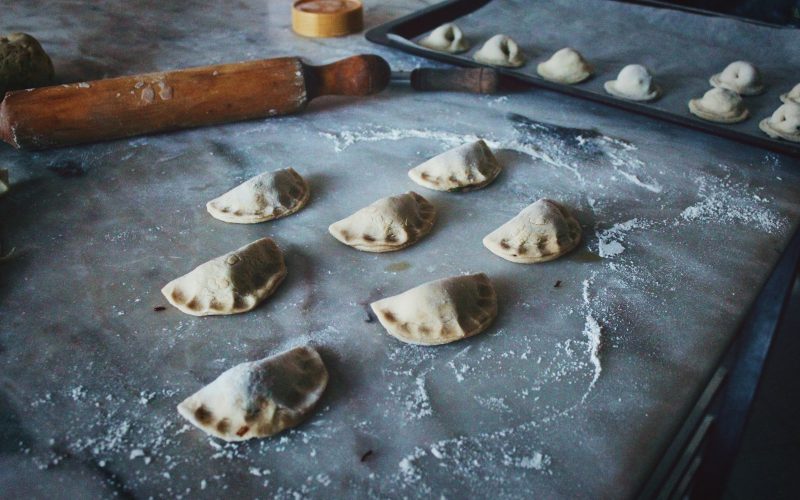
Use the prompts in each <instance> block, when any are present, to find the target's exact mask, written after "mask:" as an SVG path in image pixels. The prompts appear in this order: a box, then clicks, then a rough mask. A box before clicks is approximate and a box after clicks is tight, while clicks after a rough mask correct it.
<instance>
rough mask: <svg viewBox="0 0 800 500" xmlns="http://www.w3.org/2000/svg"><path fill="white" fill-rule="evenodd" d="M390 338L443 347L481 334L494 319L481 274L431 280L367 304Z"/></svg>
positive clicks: (493, 303)
mask: <svg viewBox="0 0 800 500" xmlns="http://www.w3.org/2000/svg"><path fill="white" fill-rule="evenodd" d="M370 307H371V308H372V310H373V311H374V312H375V315H376V316H377V317H378V320H379V321H380V322H381V324H382V325H383V327H384V328H386V331H387V332H389V334H390V335H392V336H393V337H396V338H398V339H400V340H402V341H403V342H406V343H409V344H420V345H438V344H447V343H448V342H454V341H456V340H461V339H463V338H467V337H471V336H473V335H476V334H478V333H480V332H482V331H483V330H484V329H486V327H487V326H489V323H491V322H492V320H493V319H494V318H495V316H497V295H496V294H495V291H494V287H493V286H492V282H491V281H490V280H489V277H488V276H486V275H485V274H483V273H479V274H472V275H468V276H456V277H453V278H445V279H441V280H437V281H431V282H429V283H425V284H424V285H420V286H418V287H416V288H412V289H411V290H408V291H407V292H404V293H401V294H400V295H395V296H394V297H388V298H385V299H382V300H379V301H377V302H373V303H372V304H370Z"/></svg>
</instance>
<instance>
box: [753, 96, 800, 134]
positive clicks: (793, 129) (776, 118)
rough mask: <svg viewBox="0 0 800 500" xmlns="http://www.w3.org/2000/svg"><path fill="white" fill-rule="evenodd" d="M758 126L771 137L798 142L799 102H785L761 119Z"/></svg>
mask: <svg viewBox="0 0 800 500" xmlns="http://www.w3.org/2000/svg"><path fill="white" fill-rule="evenodd" d="M758 127H759V128H760V129H761V130H762V131H763V132H764V133H765V134H767V135H768V136H770V137H772V138H775V139H785V140H787V141H792V142H800V104H797V103H794V102H791V101H789V102H787V103H786V104H784V105H782V106H781V107H780V108H778V109H776V110H775V112H774V113H772V116H770V117H769V118H765V119H763V120H761V123H759V124H758Z"/></svg>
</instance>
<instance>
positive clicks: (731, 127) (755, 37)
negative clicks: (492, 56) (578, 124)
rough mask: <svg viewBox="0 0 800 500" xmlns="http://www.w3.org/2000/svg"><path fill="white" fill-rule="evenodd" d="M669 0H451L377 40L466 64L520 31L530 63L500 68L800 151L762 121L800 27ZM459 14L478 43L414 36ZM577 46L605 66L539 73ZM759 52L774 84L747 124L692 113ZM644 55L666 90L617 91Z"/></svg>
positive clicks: (540, 83)
mask: <svg viewBox="0 0 800 500" xmlns="http://www.w3.org/2000/svg"><path fill="white" fill-rule="evenodd" d="M665 7H666V4H664V3H662V2H637V3H623V2H617V1H611V0H580V1H578V0H555V1H548V2H545V1H522V0H449V1H446V2H442V3H439V4H436V5H433V6H431V7H429V8H426V9H422V10H419V11H416V12H413V13H411V14H409V15H407V16H405V17H402V18H400V19H396V20H394V21H390V22H388V23H385V24H383V25H381V26H378V27H376V28H373V29H371V30H369V31H368V32H367V33H366V38H367V39H368V40H369V41H371V42H374V43H378V44H382V45H386V46H389V47H394V48H397V49H399V50H401V51H404V52H407V53H411V54H415V55H418V56H422V57H425V58H428V59H434V60H437V61H442V62H446V63H450V64H455V65H460V66H474V67H480V66H485V65H483V64H480V63H477V62H475V61H474V60H473V59H472V54H474V52H475V51H476V50H478V49H479V48H480V46H481V45H482V44H483V42H484V41H486V40H487V39H488V38H490V37H491V36H492V35H495V34H497V33H505V34H507V35H509V36H511V37H512V38H513V39H514V40H515V41H517V43H518V44H520V46H521V48H522V49H523V51H524V52H525V53H526V56H527V61H526V64H525V65H524V66H522V67H520V68H501V67H493V68H494V69H496V70H497V71H498V72H499V73H500V74H502V75H507V76H511V77H513V78H515V79H519V80H522V81H525V82H528V83H530V84H532V85H534V86H537V87H542V88H546V89H549V90H554V91H557V92H561V93H563V94H567V95H570V96H574V97H580V98H583V99H588V100H591V101H595V102H601V103H604V104H608V105H610V106H614V107H616V108H621V109H625V110H627V111H631V112H634V113H639V114H642V115H646V116H650V117H653V118H658V119H660V120H664V121H667V122H671V123H676V124H678V125H682V126H685V127H690V128H693V129H696V130H701V131H703V132H707V133H710V134H714V135H718V136H721V137H726V138H729V139H733V140H736V141H739V142H743V143H747V144H751V145H755V146H759V147H762V148H765V149H769V150H772V151H776V152H781V153H787V154H791V155H794V156H800V143H792V142H788V141H784V140H779V139H772V138H770V137H768V136H767V135H766V134H764V133H763V132H762V131H761V130H760V129H759V128H758V122H759V121H761V119H763V118H766V117H768V116H770V115H771V114H772V112H773V111H774V110H775V109H777V108H778V106H780V105H781V104H782V103H781V102H780V100H779V96H780V95H781V94H782V93H785V92H788V91H789V90H790V89H791V88H792V87H793V86H794V85H795V84H797V83H798V82H800V71H798V70H797V68H800V50H797V47H800V30H798V29H795V28H792V27H779V26H774V25H767V24H765V23H758V22H748V21H746V20H743V19H741V18H736V17H732V16H726V15H723V14H718V13H715V12H710V11H699V10H696V9H691V10H690V9H681V8H676V7H674V6H672V5H670V6H669V8H665ZM454 21H457V23H458V25H459V27H460V28H461V29H462V31H464V33H465V36H466V37H467V38H468V39H469V41H470V44H471V46H470V50H469V51H467V52H465V53H462V54H457V55H456V54H446V53H442V52H437V51H434V50H430V49H426V48H424V47H422V46H420V45H417V44H416V43H414V42H415V41H416V40H419V39H420V38H421V37H422V36H423V35H425V34H427V33H428V32H430V31H431V30H433V29H434V28H436V27H437V26H439V25H441V24H443V23H446V22H454ZM567 46H571V47H574V48H576V49H577V50H579V51H580V52H581V53H582V54H583V55H584V56H585V57H586V58H587V59H588V60H589V62H590V63H591V64H592V65H593V66H594V69H595V74H594V76H593V77H592V78H590V79H589V80H587V81H585V82H583V83H579V84H577V85H563V84H558V83H553V82H550V81H547V80H544V79H543V78H541V77H539V76H538V74H537V73H536V65H537V64H538V63H539V62H541V61H544V60H546V59H547V58H548V57H550V55H551V54H552V53H553V52H555V51H556V50H558V49H560V48H562V47H567ZM740 59H744V60H750V61H751V62H753V63H754V64H755V65H756V66H757V67H759V69H760V70H761V73H762V76H763V78H764V81H765V83H766V85H767V90H766V92H764V93H763V94H761V95H759V96H752V97H745V98H744V99H745V105H746V106H747V107H748V109H749V110H750V117H749V118H748V119H747V120H745V121H743V122H741V123H737V124H717V123H712V122H707V121H704V120H701V119H699V118H696V117H695V116H694V115H692V114H690V113H689V110H688V106H687V103H688V101H689V99H691V98H695V97H700V96H702V95H703V93H705V92H706V91H707V90H708V89H709V88H711V86H710V84H709V83H708V79H709V77H710V76H711V75H712V74H714V73H717V72H719V71H722V69H724V68H725V66H726V65H727V64H728V63H730V62H732V61H735V60H740ZM631 63H640V64H644V65H645V66H647V67H649V68H650V69H651V70H652V71H653V73H654V79H655V81H656V82H657V83H658V84H659V85H660V86H661V87H662V89H663V95H662V97H661V98H660V99H658V100H656V101H652V102H632V101H627V100H624V99H620V98H617V97H614V96H611V95H609V94H607V93H606V92H605V90H604V89H603V83H604V82H606V81H607V80H612V79H615V78H616V76H617V73H618V72H619V70H620V69H621V68H622V67H623V66H625V65H626V64H631Z"/></svg>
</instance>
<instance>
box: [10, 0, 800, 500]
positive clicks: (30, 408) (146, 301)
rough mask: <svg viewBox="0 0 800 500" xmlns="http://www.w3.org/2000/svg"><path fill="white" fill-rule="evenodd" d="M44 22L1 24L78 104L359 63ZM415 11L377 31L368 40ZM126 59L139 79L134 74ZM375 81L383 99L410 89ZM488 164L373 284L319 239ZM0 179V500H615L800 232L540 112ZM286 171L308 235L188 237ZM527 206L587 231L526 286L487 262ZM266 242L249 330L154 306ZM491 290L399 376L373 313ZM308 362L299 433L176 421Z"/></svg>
mask: <svg viewBox="0 0 800 500" xmlns="http://www.w3.org/2000/svg"><path fill="white" fill-rule="evenodd" d="M42 5H43V4H41V5H40V3H39V2H31V3H30V5H29V4H26V5H25V6H22V7H20V8H19V9H17V10H16V11H14V13H13V14H11V15H12V17H13V24H14V25H15V26H18V27H19V29H23V30H27V31H31V32H34V34H36V35H38V36H40V38H41V39H42V41H43V43H44V44H45V46H46V48H47V50H49V51H51V53H52V55H53V57H54V60H56V61H59V62H57V63H56V66H57V70H58V71H59V72H60V74H61V75H62V76H64V75H66V76H72V77H73V79H77V78H78V77H77V76H76V75H78V74H81V75H86V74H89V75H90V76H100V75H102V74H104V73H106V72H108V73H109V74H114V75H116V74H123V73H135V72H139V71H147V70H153V69H157V70H163V69H168V68H172V67H175V66H178V65H198V64H204V63H210V62H222V61H228V60H236V59H244V58H247V57H256V56H258V57H273V56H279V55H285V54H303V53H305V54H310V53H314V54H317V55H316V56H315V57H314V58H313V59H312V60H311V62H313V63H323V62H328V61H331V60H334V59H337V58H339V57H342V56H346V55H349V54H352V53H357V52H363V51H373V50H375V47H371V46H368V45H367V43H366V42H364V41H363V39H361V38H359V37H351V38H345V39H335V40H329V41H326V44H325V45H324V46H322V45H319V43H320V42H319V41H316V40H306V39H301V38H298V37H295V36H293V35H291V33H290V32H289V31H288V30H287V29H286V28H285V26H287V25H288V22H289V19H288V9H287V11H286V12H284V11H283V9H276V11H275V12H273V11H272V10H270V11H269V12H266V11H265V10H264V4H263V3H262V2H251V3H250V4H249V5H250V7H249V8H248V7H244V6H243V7H242V8H241V9H235V10H232V11H230V10H227V9H224V8H223V7H218V8H217V9H219V10H214V9H213V8H211V7H208V8H205V9H195V10H185V11H183V12H182V13H181V14H180V15H179V16H178V14H170V13H169V12H167V11H166V10H165V11H163V12H160V11H157V10H151V11H147V13H146V14H147V15H142V16H136V17H124V18H120V19H115V18H113V16H112V17H110V18H109V19H112V20H114V22H113V23H112V24H115V25H117V24H119V23H122V26H118V28H125V29H124V30H122V29H117V30H116V31H115V32H116V33H129V35H124V34H123V35H120V36H118V37H117V38H115V39H113V40H108V39H107V37H106V34H107V30H108V26H106V25H104V24H103V23H104V22H106V21H103V19H105V17H104V16H106V15H109V14H108V12H111V11H112V10H114V9H116V10H115V11H117V12H121V11H123V9H122V4H121V3H119V4H118V3H111V4H108V6H107V7H104V9H108V11H105V10H102V11H99V12H97V13H93V12H84V11H81V12H82V13H81V14H80V15H82V16H88V17H85V18H81V22H79V23H78V22H76V23H73V24H71V26H72V29H76V30H80V31H78V32H76V33H73V34H71V35H68V34H67V33H66V32H65V31H61V30H62V28H57V27H53V28H52V29H53V31H44V32H37V31H35V30H34V29H33V27H34V26H41V25H44V26H51V25H50V24H48V23H47V22H45V19H50V17H49V16H56V14H57V13H58V12H60V13H61V14H63V15H71V14H75V15H78V14H77V13H74V12H73V11H72V10H71V9H72V7H70V6H67V5H63V6H60V7H50V8H49V9H47V12H48V14H47V16H48V17H47V18H45V17H44V16H45V14H43V12H45V11H46V9H41V8H39V7H41V6H42ZM112 6H113V8H112ZM422 6H423V5H419V4H417V5H410V6H403V7H402V8H401V7H396V6H394V7H393V6H388V7H375V8H374V9H373V8H371V9H370V10H369V11H368V16H367V17H368V22H375V19H387V18H391V17H395V16H398V15H401V14H404V13H407V11H406V10H404V9H406V8H407V9H409V10H410V9H414V10H416V9H418V8H420V7H422ZM158 8H159V7H157V6H154V7H152V9H158ZM163 8H164V9H167V7H166V6H163ZM53 9H56V10H55V11H54V10H53ZM95 16H96V17H95ZM173 16H175V17H173ZM370 16H373V17H372V19H373V21H369V18H370ZM165 19H166V20H169V22H165ZM108 22H111V21H108ZM27 23H30V25H29V24H27ZM265 26H267V27H268V29H265ZM179 27H181V28H179ZM184 27H185V28H184ZM234 28H235V30H236V33H239V34H240V35H237V36H235V37H232V36H231V35H230V33H231V32H232V30H234ZM94 30H97V31H94ZM153 33H160V35H159V36H157V37H154V35H153ZM98 37H102V38H103V39H104V40H105V41H104V44H100V45H95V46H92V43H93V42H92V41H93V40H98V39H99V38H98ZM55 40H73V41H72V42H70V43H63V44H59V43H54V41H55ZM154 40H156V41H157V43H155V44H154V43H153V41H154ZM105 44H107V45H105ZM132 46H136V47H142V49H141V51H140V52H137V53H136V57H133V56H131V57H127V56H126V54H128V53H129V52H130V50H129V47H132ZM89 47H94V48H93V49H92V51H91V52H80V49H81V48H83V50H88V48H89ZM378 52H379V53H380V54H382V55H384V56H386V57H387V58H388V59H389V60H390V62H391V64H392V66H393V67H395V68H397V69H400V70H409V69H412V68H413V67H415V66H416V65H418V64H420V63H422V62H423V61H422V60H420V59H414V58H411V57H409V56H405V55H402V54H396V53H394V52H390V51H388V50H382V49H378ZM541 123H554V124H558V127H554V126H547V125H542V124H541ZM592 129H594V130H597V132H593V131H592ZM478 136H480V137H484V138H485V139H486V141H487V143H488V144H489V145H490V146H491V147H492V148H493V149H495V150H496V151H497V156H498V159H499V161H500V162H501V163H502V164H503V165H504V167H505V169H504V171H503V172H502V173H501V174H500V176H499V177H498V178H497V179H496V180H495V182H494V183H493V184H491V185H490V186H488V187H487V188H485V189H482V190H479V191H474V192H470V193H460V194H459V193H440V192H434V191H429V190H423V191H420V192H421V193H423V194H424V196H425V197H426V198H427V199H429V200H430V201H431V203H433V204H434V205H435V206H436V207H437V210H438V215H439V217H438V221H437V223H436V226H435V227H434V229H433V231H432V232H431V233H430V234H429V235H428V236H427V237H426V238H425V239H424V240H422V241H420V242H419V243H418V244H416V245H414V246H413V247H410V248H408V249H406V250H403V251H401V252H395V253H389V254H382V255H376V254H367V253H364V252H358V251H355V250H353V249H352V248H348V247H347V246H345V245H342V244H340V243H338V242H337V241H335V240H334V239H333V238H332V237H331V236H330V235H329V234H328V233H327V226H328V225H329V224H330V223H331V222H333V221H336V220H339V219H341V218H342V217H344V216H346V215H349V214H351V213H353V212H354V211H355V210H357V209H358V208H361V207H363V206H365V205H367V204H369V203H371V202H372V201H374V200H376V199H379V198H382V197H385V196H390V195H394V194H397V193H402V192H406V191H408V190H422V189H423V188H420V187H419V186H417V185H416V184H414V183H413V182H412V181H411V180H410V179H409V178H408V176H407V171H408V169H409V168H411V167H413V166H415V165H417V164H418V163H420V162H422V161H423V160H425V159H427V158H429V157H431V156H433V155H435V154H437V153H440V152H442V151H444V150H446V149H447V148H450V147H453V146H456V145H458V144H461V143H463V142H467V141H471V140H475V138H476V137H478ZM0 163H2V164H3V165H6V166H8V167H10V169H11V180H12V190H11V192H10V193H9V195H7V196H6V197H4V198H3V199H2V200H0V220H2V221H3V229H2V233H1V235H2V243H3V248H4V249H10V248H11V247H16V251H15V253H14V256H13V258H12V259H10V260H8V261H6V262H4V263H3V264H2V267H0V290H1V292H0V293H1V294H2V298H1V299H0V321H1V323H0V324H1V325H2V327H1V328H0V409H2V411H0V418H2V427H0V428H2V434H0V449H2V453H0V491H3V492H4V493H6V494H7V495H8V496H15V495H22V494H25V495H26V496H30V495H31V494H33V493H39V494H40V495H42V496H44V495H45V494H50V495H56V494H57V495H59V496H84V497H85V496H88V495H106V496H110V495H111V494H113V493H114V492H115V491H116V492H118V493H120V494H122V493H129V494H133V495H135V496H137V497H148V496H150V495H153V496H175V497H178V496H189V495H190V494H191V495H197V494H201V495H204V496H208V497H217V496H219V495H221V494H225V495H237V494H238V495H245V496H251V497H255V496H261V497H263V496H275V497H278V498H288V497H292V496H293V495H294V494H299V495H301V496H308V497H314V498H323V497H325V498H329V497H333V496H336V495H345V494H347V495H349V496H355V497H360V498H364V497H371V496H408V497H428V496H431V495H434V496H437V497H438V496H439V495H445V496H447V497H459V496H462V495H463V494H465V493H467V492H471V493H473V494H474V495H476V496H489V495H491V496H496V497H501V498H519V497H527V496H529V494H530V492H531V491H534V492H536V493H537V494H538V495H539V496H542V497H552V496H565V497H574V496H578V495H582V496H615V497H616V496H629V495H631V494H633V493H634V492H635V491H636V489H637V488H638V487H639V486H640V485H641V483H642V482H643V481H644V480H645V478H646V477H647V475H648V474H649V473H650V471H651V469H652V467H653V466H654V464H655V462H656V460H657V459H658V453H659V452H660V451H661V450H662V449H663V447H664V446H665V445H666V444H667V443H668V442H669V440H670V439H671V438H672V435H673V433H674V431H675V429H676V427H677V426H678V425H679V424H680V421H681V419H682V418H683V416H685V415H686V413H687V411H688V409H689V408H690V406H691V405H692V403H693V402H694V399H695V397H696V396H697V394H698V392H699V391H700V390H701V388H702V387H703V385H704V383H705V381H706V380H707V378H708V377H709V375H710V373H711V372H712V371H713V369H714V367H715V366H716V364H717V361H718V358H719V356H720V354H721V353H722V352H723V351H724V349H725V348H726V347H727V346H728V345H729V343H730V341H731V339H732V338H733V335H734V332H735V330H736V327H737V325H738V324H739V323H740V321H741V320H742V318H743V315H744V311H745V309H746V307H747V306H748V305H749V304H750V303H751V302H752V300H753V298H754V297H755V294H756V291H757V290H758V288H759V287H760V285H761V284H762V283H763V282H764V281H765V279H766V277H767V275H768V272H769V270H770V268H771V267H772V266H773V264H774V263H775V262H776V260H777V258H778V255H779V252H780V251H781V250H782V249H783V248H784V246H785V245H786V243H787V240H788V239H789V237H790V235H791V232H792V231H793V229H794V227H795V226H796V224H797V221H798V218H800V201H799V200H800V182H799V181H800V170H798V168H797V167H798V160H797V159H792V158H788V157H782V156H777V155H772V154H767V153H764V152H763V151H760V150H757V149H754V148H749V147H744V146H740V145H737V144H735V143H732V142H729V141H725V140H722V139H716V138H712V137H709V136H707V135H704V134H694V133H692V132H691V131H688V130H685V129H682V128H679V127H672V126H665V125H664V124H663V123H656V122H652V121H649V120H647V119H645V118H642V117H636V116H631V115H630V114H627V113H624V112H621V111H615V110H613V109H609V108H607V107H603V106H600V105H592V104H587V103H586V102H580V101H576V100H574V99H567V98H564V97H563V96H561V95H558V94H555V93H549V92H541V91H540V92H531V93H521V94H515V95H511V96H508V97H504V96H503V97H498V96H474V95H459V94H447V93H445V94H433V93H432V94H413V93H411V92H410V91H406V90H391V91H388V92H386V93H383V94H381V95H379V96H377V97H375V98H371V99H364V100H356V99H346V100H344V99H343V100H334V99H330V100H322V101H319V102H315V103H312V105H311V106H310V108H309V110H308V111H307V112H306V113H304V114H302V115H298V116H295V117H287V118H280V119H270V120H262V121H256V122H252V123H244V124H237V125H230V126H224V127H213V128H207V129H202V130H196V131H190V132H184V133H179V134H172V135H164V136H158V137H151V138H142V139H134V140H130V141H119V142H114V143H109V144H101V145H95V146H88V147H83V148H74V149H69V150H61V151H52V152H41V153H18V152H14V151H12V150H11V149H8V148H6V149H2V150H0ZM286 166H292V167H293V168H294V169H296V170H297V171H298V172H299V173H300V174H302V175H303V176H305V177H306V178H307V179H308V181H309V185H310V189H311V199H310V201H309V203H308V205H307V207H306V208H304V209H303V210H301V211H300V212H298V213H296V214H294V215H292V216H290V217H286V218H282V219H279V220H276V221H273V222H269V223H264V224H254V225H234V224H225V223H223V222H220V221H218V220H216V219H214V218H212V217H211V216H210V215H209V214H208V213H207V212H206V210H205V203H206V202H207V201H208V200H210V199H212V198H214V197H216V196H219V195H220V194H222V193H223V192H225V191H226V190H228V189H230V188H232V187H234V186H236V185H237V184H238V183H240V182H242V181H244V180H246V179H248V178H250V177H251V176H253V175H255V174H257V173H259V172H262V171H268V170H275V169H277V168H282V167H286ZM541 197H548V198H552V199H555V200H559V201H561V202H563V203H565V204H566V205H568V206H571V207H574V208H575V209H576V213H577V217H578V219H579V221H580V222H581V223H582V225H583V229H584V236H585V242H583V243H581V245H580V246H579V248H578V250H576V251H575V252H573V253H571V254H569V255H567V256H565V257H563V258H562V259H559V260H557V261H554V262H550V263H545V264H538V265H531V266H522V265H517V264H512V263H510V262H507V261H505V260H503V259H501V258H499V257H496V256H494V255H493V254H491V253H490V252H489V251H488V250H486V249H485V248H484V247H483V245H482V244H481V239H482V238H483V237H484V236H485V235H486V234H488V233H489V232H491V231H492V230H494V229H495V228H497V227H498V226H500V225H501V224H503V223H504V222H505V221H507V220H508V219H510V218H511V217H513V216H514V215H516V214H517V213H518V212H519V211H520V210H521V209H522V208H524V207H525V206H527V205H528V204H530V203H531V202H533V201H535V200H537V199H538V198H541ZM261 237H271V238H274V239H275V241H276V242H277V243H278V244H279V245H280V246H281V248H282V249H283V251H284V252H285V255H286V265H287V268H288V275H287V278H286V280H285V281H284V283H283V284H282V285H281V287H280V288H279V289H278V290H277V292H276V293H275V295H273V296H272V297H271V298H270V299H269V300H268V301H267V302H265V303H264V304H263V305H261V306H260V307H258V308H256V309H255V310H254V311H252V312H249V313H246V314H241V315H236V316H230V317H212V318H195V317H190V316H187V315H185V314H182V313H180V312H179V311H177V310H175V309H174V308H172V307H169V306H168V304H167V303H166V301H165V300H164V299H163V297H162V296H161V294H160V292H159V289H160V288H161V287H162V286H163V285H164V284H165V283H166V282H168V281H169V280H171V279H173V278H175V277H177V276H180V275H182V274H184V273H186V272H188V271H190V270H191V269H193V268H194V267H195V266H196V265H198V264H200V263H202V262H204V261H206V260H208V259H210V258H213V257H216V256H218V255H222V254H224V253H225V252H228V251H230V250H233V249H236V248H238V247H240V246H242V245H244V244H246V243H249V242H251V241H254V240H256V239H258V238H261ZM480 271H483V272H486V273H487V274H488V275H489V276H491V278H492V279H493V281H494V283H495V286H496V289H497V294H498V299H499V315H498V318H497V320H496V322H495V323H494V324H493V325H492V326H491V327H490V328H489V329H488V330H487V331H486V332H485V333H483V334H481V335H479V336H476V337H474V338H471V339H468V340H465V341H460V342H456V343H454V344H450V345H445V346H439V347H430V348H425V347H415V346H409V345H404V344H402V343H400V342H398V341H397V340H395V339H394V338H392V337H390V336H389V335H388V334H386V333H385V332H384V330H383V329H382V328H381V326H380V324H379V323H378V322H377V321H372V320H371V318H370V317H369V316H368V313H367V310H368V309H367V304H368V303H369V302H371V301H373V300H376V299H378V298H381V297H386V296H390V295H395V294H398V293H400V292H403V291H405V290H407V289H409V288H411V287H413V286H416V285H418V284H421V283H423V282H426V281H430V280H433V279H437V278H442V277H446V276H451V275H456V274H460V273H472V272H480ZM556 285H558V286H556ZM158 306H167V309H166V310H163V311H155V310H154V308H155V307H158ZM303 343H311V344H312V345H314V346H316V347H317V348H318V350H319V351H320V353H321V355H322V357H323V359H324V361H325V363H326V365H327V366H328V369H329V372H330V383H329V387H328V390H327V392H326V393H325V395H324V396H323V399H322V401H321V406H320V408H319V411H318V412H317V413H316V414H315V415H314V416H312V418H311V419H309V420H308V421H307V422H306V423H305V424H303V425H301V426H300V427H298V428H297V429H296V430H293V431H290V432H287V433H285V434H283V435H280V436H278V437H276V438H272V439H263V440H256V441H250V442H246V443H239V444H224V443H222V442H220V441H217V440H215V439H211V438H208V437H206V436H205V435H204V434H203V433H202V432H200V431H199V430H197V429H195V428H193V427H191V426H189V425H188V424H187V422H185V421H184V420H183V419H182V418H181V417H180V416H179V415H178V413H177V411H176V410H175V406H176V405H177V404H178V403H179V402H180V401H181V400H183V398H185V397H186V396H188V395H190V394H192V393H193V392H195V391H196V390H197V389H199V388H200V387H201V386H202V385H204V384H206V383H208V382H210V381H211V380H213V379H214V378H215V377H217V376H218V375H219V374H220V373H221V372H223V371H224V370H226V369H228V368H230V367H232V366H234V365H236V364H239V363H241V362H244V361H251V360H255V359H260V358H263V357H265V356H268V355H272V354H275V353H278V352H280V351H283V350H285V349H287V348H289V347H291V346H295V345H299V344H303Z"/></svg>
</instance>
